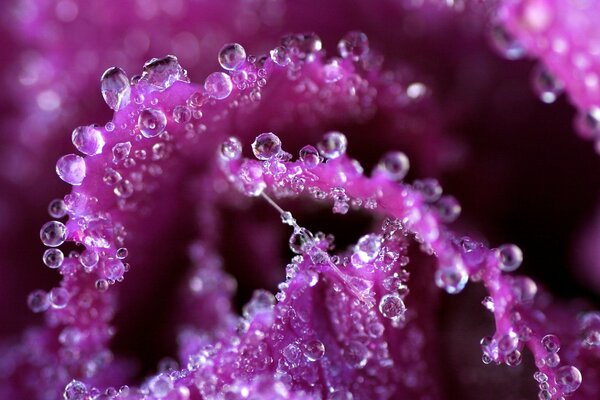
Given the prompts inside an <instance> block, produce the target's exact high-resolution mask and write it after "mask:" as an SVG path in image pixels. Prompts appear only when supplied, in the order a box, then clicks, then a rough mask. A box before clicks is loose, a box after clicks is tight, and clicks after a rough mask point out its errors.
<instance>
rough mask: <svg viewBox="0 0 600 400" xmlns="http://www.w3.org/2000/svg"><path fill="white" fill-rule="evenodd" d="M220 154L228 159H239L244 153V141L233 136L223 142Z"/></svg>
mask: <svg viewBox="0 0 600 400" xmlns="http://www.w3.org/2000/svg"><path fill="white" fill-rule="evenodd" d="M220 154H221V157H222V158H223V159H224V160H226V161H231V160H237V159H239V158H240V157H241V155H242V143H241V142H240V141H239V139H238V138H236V137H233V136H232V137H230V138H228V139H227V140H225V141H224V142H223V143H221V147H220Z"/></svg>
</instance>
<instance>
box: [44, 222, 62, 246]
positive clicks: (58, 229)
mask: <svg viewBox="0 0 600 400" xmlns="http://www.w3.org/2000/svg"><path fill="white" fill-rule="evenodd" d="M66 238H67V227H66V226H65V225H64V224H63V223H62V222H58V221H50V222H46V223H45V224H44V225H43V226H42V229H40V239H41V240H42V243H44V245H46V246H48V247H58V246H60V245H61V244H63V243H64V242H65V239H66Z"/></svg>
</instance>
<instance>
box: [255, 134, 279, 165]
mask: <svg viewBox="0 0 600 400" xmlns="http://www.w3.org/2000/svg"><path fill="white" fill-rule="evenodd" d="M252 152H253V153H254V156H255V157H256V158H258V159H259V160H264V161H266V160H270V159H272V158H274V157H277V156H278V155H279V154H280V153H281V140H280V139H279V137H277V136H276V135H275V134H273V133H271V132H267V133H261V134H260V135H258V136H257V137H256V139H255V140H254V142H253V143H252Z"/></svg>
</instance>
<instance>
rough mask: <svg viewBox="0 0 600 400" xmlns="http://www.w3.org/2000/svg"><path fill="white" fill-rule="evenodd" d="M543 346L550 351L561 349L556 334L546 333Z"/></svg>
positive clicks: (542, 341)
mask: <svg viewBox="0 0 600 400" xmlns="http://www.w3.org/2000/svg"><path fill="white" fill-rule="evenodd" d="M541 343H542V346H544V349H546V351H547V352H548V353H556V352H557V351H558V350H560V340H559V339H558V337H557V336H556V335H546V336H544V337H543V338H542V340H541Z"/></svg>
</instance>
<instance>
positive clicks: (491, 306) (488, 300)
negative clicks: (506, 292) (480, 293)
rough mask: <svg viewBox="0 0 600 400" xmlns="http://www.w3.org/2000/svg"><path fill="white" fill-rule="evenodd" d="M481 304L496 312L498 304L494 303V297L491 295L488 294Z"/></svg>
mask: <svg viewBox="0 0 600 400" xmlns="http://www.w3.org/2000/svg"><path fill="white" fill-rule="evenodd" d="M481 304H482V305H483V306H484V307H485V308H486V309H487V310H488V311H491V312H494V310H495V308H496V306H495V305H494V299H493V298H492V297H491V296H486V297H485V298H484V299H483V300H482V301H481Z"/></svg>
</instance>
